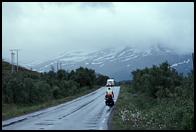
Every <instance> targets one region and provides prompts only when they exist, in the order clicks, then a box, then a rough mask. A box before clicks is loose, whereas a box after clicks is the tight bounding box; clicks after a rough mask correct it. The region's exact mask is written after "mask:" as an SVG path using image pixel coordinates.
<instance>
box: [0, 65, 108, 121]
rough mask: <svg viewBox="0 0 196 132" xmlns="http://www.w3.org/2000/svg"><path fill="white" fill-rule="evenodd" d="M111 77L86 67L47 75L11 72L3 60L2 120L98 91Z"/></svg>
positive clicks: (20, 71) (22, 69)
mask: <svg viewBox="0 0 196 132" xmlns="http://www.w3.org/2000/svg"><path fill="white" fill-rule="evenodd" d="M108 78H109V77H108V76H104V75H101V74H96V73H95V71H94V70H92V69H88V68H83V67H80V68H78V69H76V70H72V71H71V72H68V71H65V70H58V71H57V72H54V71H52V70H51V71H49V72H47V73H38V72H35V71H31V70H28V69H25V68H22V67H19V71H18V72H14V73H11V65H10V64H9V63H7V62H5V61H2V120H3V119H7V118H10V117H14V116H16V115H21V114H24V113H26V112H31V111H34V110H37V109H38V107H35V106H39V108H42V107H43V106H44V107H47V106H48V105H46V104H50V105H51V104H53V103H54V102H55V100H56V101H57V102H61V103H62V102H63V101H65V100H64V99H66V98H69V97H72V96H75V97H77V96H79V95H81V94H85V93H87V92H90V91H92V90H95V89H98V88H99V87H100V86H103V85H105V83H106V80H107V79H108ZM59 100H60V101H59ZM52 102H53V103H52ZM54 104H56V103H54Z"/></svg>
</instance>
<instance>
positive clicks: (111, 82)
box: [106, 79, 114, 86]
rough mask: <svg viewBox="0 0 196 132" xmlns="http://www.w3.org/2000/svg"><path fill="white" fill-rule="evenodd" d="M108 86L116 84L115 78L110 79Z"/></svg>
mask: <svg viewBox="0 0 196 132" xmlns="http://www.w3.org/2000/svg"><path fill="white" fill-rule="evenodd" d="M106 86H114V79H108V80H107V83H106Z"/></svg>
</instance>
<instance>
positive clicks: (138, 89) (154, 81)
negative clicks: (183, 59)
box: [111, 62, 194, 130]
mask: <svg viewBox="0 0 196 132" xmlns="http://www.w3.org/2000/svg"><path fill="white" fill-rule="evenodd" d="M132 74H133V80H132V82H131V84H130V85H122V86H121V90H120V95H119V98H118V100H117V104H116V106H115V108H116V109H115V111H114V115H113V121H112V128H111V129H132V130H133V129H136V130H137V129H146V130H149V129H150V130H152V129H163V130H164V129H167V130H169V129H172V130H190V129H193V128H194V74H193V71H192V72H191V73H190V74H189V75H188V76H183V75H182V74H178V73H177V72H176V71H175V69H173V68H170V65H169V64H168V63H167V62H164V63H162V64H161V65H160V66H153V67H152V68H145V69H143V70H139V69H137V70H136V71H133V72H132Z"/></svg>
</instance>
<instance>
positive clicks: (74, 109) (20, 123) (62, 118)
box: [2, 87, 120, 130]
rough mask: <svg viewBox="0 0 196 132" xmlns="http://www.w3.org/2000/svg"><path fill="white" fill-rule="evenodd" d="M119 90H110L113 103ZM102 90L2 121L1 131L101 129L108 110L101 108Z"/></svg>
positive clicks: (103, 128)
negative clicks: (112, 94) (112, 93)
mask: <svg viewBox="0 0 196 132" xmlns="http://www.w3.org/2000/svg"><path fill="white" fill-rule="evenodd" d="M119 90H120V87H113V91H114V95H115V97H114V101H115V102H116V100H117V97H118V94H119ZM105 92H106V87H102V88H100V89H98V90H96V91H94V92H92V93H90V94H87V95H85V96H82V97H79V98H77V99H75V100H72V101H70V102H66V103H64V104H60V105H58V106H54V107H50V108H47V109H44V110H40V111H37V112H34V113H31V114H27V115H24V116H20V117H16V118H12V119H9V120H6V121H2V129H3V130H91V129H93V130H105V129H107V121H108V118H109V115H110V112H111V109H112V108H109V107H108V106H106V105H105V100H104V97H105Z"/></svg>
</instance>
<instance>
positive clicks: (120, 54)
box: [32, 45, 192, 81]
mask: <svg viewBox="0 0 196 132" xmlns="http://www.w3.org/2000/svg"><path fill="white" fill-rule="evenodd" d="M191 60H192V58H191V54H190V55H189V54H185V55H179V54H177V53H175V52H174V51H172V50H170V49H167V48H164V47H161V46H159V45H158V46H154V47H151V48H149V49H148V50H145V51H141V50H138V49H134V48H132V47H124V48H119V49H115V48H110V49H103V50H99V51H92V52H90V53H88V52H85V51H74V52H65V53H64V54H62V55H60V56H58V57H55V58H54V59H51V60H49V61H46V62H43V63H40V64H36V65H33V66H32V67H33V69H35V70H37V71H40V72H44V71H49V70H50V69H51V65H53V66H54V67H56V66H57V62H61V63H62V65H61V66H62V69H66V70H72V69H76V68H78V67H80V66H83V67H88V68H92V69H95V70H96V71H97V72H99V73H102V74H107V75H108V76H110V77H112V78H115V79H116V80H117V81H121V80H129V79H131V71H133V70H135V69H137V68H144V67H151V66H152V65H158V64H160V63H162V62H163V61H168V62H169V64H171V65H172V67H173V68H176V69H177V71H179V72H182V73H185V74H187V73H188V72H189V71H190V70H191V69H192V61H191ZM183 62H186V63H183ZM175 64H176V65H175ZM177 64H178V65H177Z"/></svg>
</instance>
